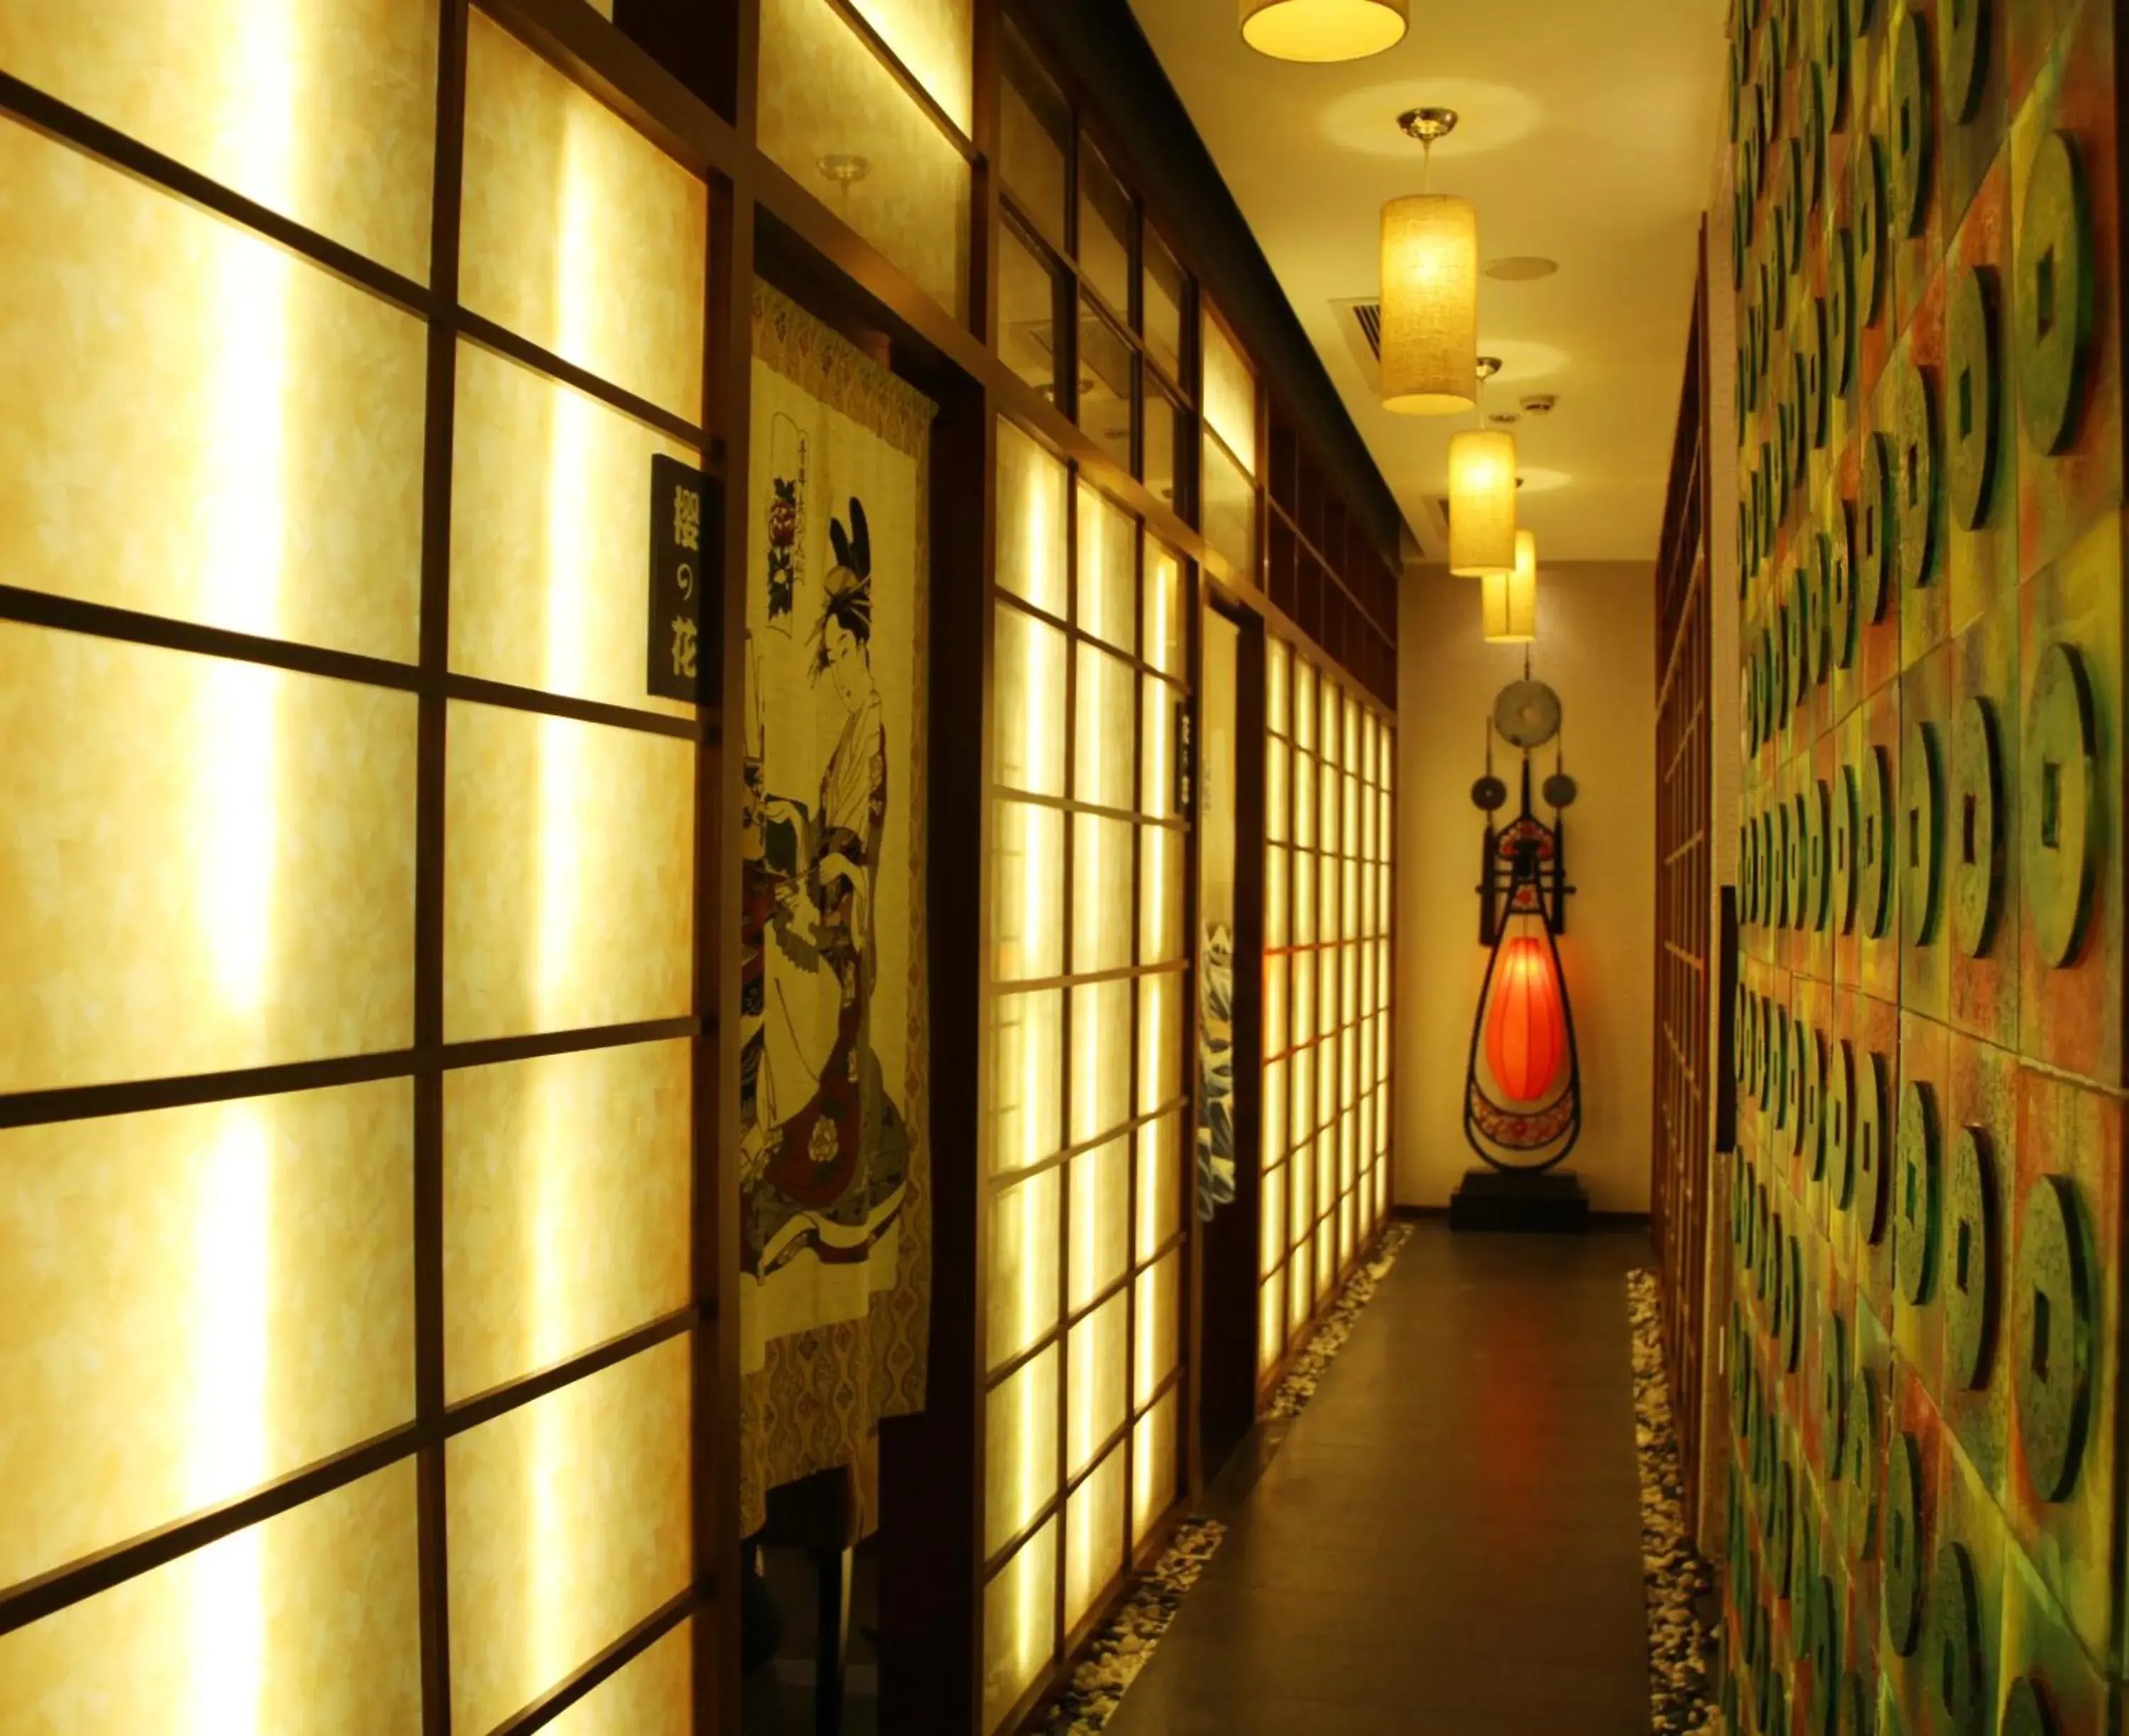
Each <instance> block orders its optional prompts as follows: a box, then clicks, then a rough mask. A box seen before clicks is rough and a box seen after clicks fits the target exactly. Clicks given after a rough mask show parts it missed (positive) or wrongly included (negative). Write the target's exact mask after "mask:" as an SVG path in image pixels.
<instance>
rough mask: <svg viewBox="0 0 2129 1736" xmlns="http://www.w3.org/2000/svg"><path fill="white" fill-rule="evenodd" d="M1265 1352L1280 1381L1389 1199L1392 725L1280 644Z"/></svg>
mask: <svg viewBox="0 0 2129 1736" xmlns="http://www.w3.org/2000/svg"><path fill="white" fill-rule="evenodd" d="M1265 732H1266V734H1265V927H1264V936H1265V941H1264V947H1265V951H1264V957H1265V978H1264V1003H1263V1005H1264V1057H1265V1058H1264V1075H1263V1096H1262V1105H1263V1106H1262V1113H1261V1115H1260V1127H1261V1130H1262V1148H1261V1151H1260V1155H1259V1161H1260V1187H1261V1195H1262V1199H1263V1211H1262V1223H1263V1247H1262V1255H1261V1266H1260V1271H1261V1288H1260V1292H1259V1307H1258V1347H1257V1354H1258V1366H1259V1369H1260V1373H1261V1374H1262V1375H1263V1376H1265V1378H1267V1379H1269V1378H1271V1377H1272V1376H1275V1375H1276V1373H1277V1372H1278V1371H1279V1369H1280V1367H1281V1366H1282V1365H1283V1363H1284V1360H1285V1358H1286V1357H1287V1356H1288V1354H1289V1353H1290V1352H1292V1351H1293V1350H1294V1349H1296V1348H1298V1345H1299V1343H1300V1342H1301V1341H1302V1339H1303V1338H1304V1337H1305V1336H1306V1334H1307V1331H1308V1328H1309V1326H1310V1324H1311V1323H1312V1320H1313V1319H1314V1317H1315V1315H1316V1314H1317V1312H1318V1311H1319V1310H1320V1309H1322V1307H1323V1305H1324V1304H1326V1302H1327V1301H1328V1300H1330V1298H1331V1295H1332V1293H1333V1292H1334V1291H1335V1290H1336V1287H1337V1285H1338V1284H1339V1282H1340V1281H1341V1279H1342V1278H1343V1277H1344V1276H1345V1275H1346V1273H1347V1272H1348V1271H1350V1268H1351V1266H1352V1265H1353V1263H1354V1261H1355V1260H1356V1259H1357V1258H1358V1257H1359V1256H1360V1253H1361V1252H1363V1251H1364V1250H1365V1248H1366V1247H1367V1245H1368V1243H1369V1242H1370V1241H1371V1240H1372V1239H1373V1237H1374V1232H1375V1230H1376V1228H1378V1227H1379V1224H1380V1222H1381V1219H1382V1216H1383V1214H1384V1210H1385V1209H1387V1205H1388V1180H1387V1173H1388V1150H1389V1121H1390V1118H1389V1116H1388V1078H1387V1073H1388V1041H1387V1037H1386V1026H1387V1021H1388V977H1389V965H1388V950H1389V870H1388V854H1387V852H1388V835H1389V828H1388V824H1387V822H1386V818H1385V815H1386V811H1387V808H1388V799H1389V792H1388V787H1387V784H1386V781H1385V780H1386V779H1387V776H1388V743H1389V740H1390V731H1389V727H1388V725H1387V724H1386V723H1384V721H1383V720H1382V718H1380V716H1379V714H1378V713H1376V712H1375V711H1374V709H1373V708H1371V707H1369V706H1368V705H1366V704H1365V703H1363V702H1362V701H1361V700H1360V698H1359V697H1358V695H1357V694H1355V693H1353V692H1351V691H1350V690H1349V689H1346V688H1344V687H1343V686H1341V684H1339V682H1338V681H1337V680H1336V678H1335V677H1334V676H1332V675H1330V674H1329V673H1328V672H1326V671H1325V670H1320V669H1318V668H1317V666H1316V665H1313V664H1312V663H1310V662H1308V661H1306V659H1305V658H1304V657H1303V656H1302V655H1301V654H1300V653H1299V652H1298V651H1297V650H1296V649H1295V648H1294V647H1293V646H1292V645H1291V644H1289V643H1288V641H1284V640H1281V639H1277V638H1274V639H1272V640H1270V641H1269V642H1268V644H1267V646H1266V658H1265Z"/></svg>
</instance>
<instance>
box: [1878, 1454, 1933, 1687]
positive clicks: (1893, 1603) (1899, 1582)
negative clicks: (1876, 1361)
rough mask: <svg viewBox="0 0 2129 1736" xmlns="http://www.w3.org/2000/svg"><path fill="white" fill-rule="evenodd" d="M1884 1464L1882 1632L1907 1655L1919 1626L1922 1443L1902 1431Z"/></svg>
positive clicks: (1919, 1635)
mask: <svg viewBox="0 0 2129 1736" xmlns="http://www.w3.org/2000/svg"><path fill="white" fill-rule="evenodd" d="M1888 1457H1889V1460H1890V1462H1889V1463H1888V1465H1887V1466H1886V1467H1885V1574H1884V1598H1885V1633H1886V1637H1887V1638H1889V1639H1890V1640H1891V1641H1892V1642H1893V1650H1894V1651H1895V1652H1897V1653H1899V1654H1900V1656H1901V1657H1912V1656H1913V1655H1914V1651H1915V1647H1916V1646H1917V1643H1920V1641H1921V1639H1922V1572H1923V1567H1922V1563H1923V1558H1924V1549H1923V1538H1922V1443H1920V1442H1918V1441H1917V1440H1916V1438H1914V1436H1912V1434H1909V1433H1906V1432H1905V1431H1903V1432H1902V1433H1901V1434H1900V1435H1899V1436H1898V1438H1897V1439H1895V1440H1894V1441H1893V1449H1892V1452H1891V1453H1890V1454H1889V1455H1888Z"/></svg>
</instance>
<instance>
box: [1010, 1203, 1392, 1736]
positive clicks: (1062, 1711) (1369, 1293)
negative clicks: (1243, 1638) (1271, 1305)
mask: <svg viewBox="0 0 2129 1736" xmlns="http://www.w3.org/2000/svg"><path fill="white" fill-rule="evenodd" d="M1411 1239H1412V1226H1411V1225H1410V1224H1409V1223H1392V1224H1391V1225H1390V1226H1389V1227H1388V1228H1387V1229H1385V1230H1384V1232H1383V1233H1382V1237H1381V1238H1380V1239H1379V1241H1378V1242H1376V1243H1375V1246H1374V1251H1373V1252H1371V1253H1370V1254H1369V1256H1368V1257H1367V1259H1366V1260H1365V1261H1364V1262H1363V1263H1362V1265H1361V1266H1360V1270H1359V1271H1356V1272H1355V1273H1354V1274H1353V1276H1352V1278H1351V1280H1350V1281H1349V1282H1348V1283H1347V1285H1346V1287H1345V1289H1344V1290H1341V1291H1340V1292H1339V1295H1338V1300H1336V1302H1334V1303H1332V1304H1331V1311H1330V1313H1329V1314H1326V1315H1325V1316H1324V1319H1323V1323H1322V1325H1321V1326H1319V1327H1318V1328H1317V1329H1316V1333H1315V1335H1314V1336H1313V1337H1312V1338H1310V1339H1309V1341H1308V1346H1307V1348H1306V1349H1305V1350H1303V1352H1301V1354H1300V1355H1299V1356H1298V1357H1295V1358H1294V1361H1293V1368H1292V1370H1291V1371H1289V1372H1288V1375H1287V1376H1286V1378H1285V1379H1284V1381H1280V1382H1279V1390H1278V1392H1277V1393H1275V1394H1274V1395H1273V1397H1272V1401H1271V1407H1270V1409H1269V1411H1268V1412H1267V1413H1266V1414H1267V1415H1268V1416H1270V1417H1275V1418H1279V1419H1290V1418H1293V1417H1297V1416H1298V1415H1300V1414H1301V1412H1302V1411H1303V1409H1305V1408H1306V1407H1307V1404H1308V1401H1309V1400H1311V1399H1312V1398H1314V1397H1315V1396H1316V1387H1317V1382H1318V1381H1321V1380H1322V1377H1323V1371H1324V1370H1325V1369H1326V1368H1327V1367H1329V1366H1330V1365H1331V1360H1332V1359H1333V1358H1334V1357H1336V1356H1337V1354H1338V1352H1340V1351H1341V1350H1342V1349H1344V1348H1345V1346H1346V1339H1347V1338H1350V1336H1351V1335H1352V1331H1353V1323H1354V1321H1355V1319H1358V1318H1359V1316H1360V1310H1361V1309H1364V1308H1365V1307H1366V1306H1367V1305H1368V1304H1369V1302H1370V1301H1372V1300H1374V1294H1375V1285H1377V1284H1378V1283H1379V1281H1381V1279H1382V1276H1383V1275H1384V1273H1385V1272H1387V1271H1388V1270H1389V1269H1390V1267H1391V1266H1392V1265H1393V1263H1394V1262H1395V1261H1396V1260H1397V1257H1398V1253H1399V1252H1401V1251H1402V1250H1403V1247H1404V1245H1405V1243H1406V1242H1408V1241H1410V1240H1411ZM1226 1534H1227V1528H1226V1526H1225V1525H1223V1524H1221V1523H1220V1522H1219V1521H1218V1520H1217V1519H1185V1520H1184V1522H1183V1524H1182V1525H1181V1526H1180V1527H1179V1528H1178V1529H1177V1531H1176V1533H1175V1540H1174V1542H1173V1543H1170V1544H1169V1546H1168V1548H1167V1550H1166V1551H1165V1552H1164V1553H1163V1554H1162V1556H1161V1557H1160V1560H1159V1561H1158V1562H1155V1564H1154V1566H1153V1568H1152V1570H1151V1571H1150V1572H1149V1573H1147V1575H1146V1576H1145V1578H1144V1579H1142V1580H1141V1581H1139V1583H1138V1586H1137V1588H1136V1590H1135V1591H1132V1593H1131V1595H1130V1597H1128V1598H1127V1599H1126V1600H1125V1601H1124V1604H1123V1606H1122V1608H1121V1609H1120V1610H1117V1614H1116V1617H1115V1619H1113V1620H1112V1621H1111V1622H1110V1624H1108V1626H1107V1627H1106V1628H1104V1629H1103V1630H1102V1633H1101V1634H1100V1636H1099V1638H1097V1639H1095V1640H1094V1642H1093V1643H1092V1644H1091V1645H1090V1646H1089V1647H1088V1649H1087V1655H1086V1657H1084V1658H1083V1659H1082V1660H1081V1661H1080V1663H1079V1668H1078V1669H1076V1670H1074V1672H1072V1680H1071V1681H1070V1682H1069V1684H1068V1685H1067V1686H1066V1687H1065V1691H1064V1692H1063V1693H1061V1694H1060V1695H1059V1696H1058V1698H1057V1703H1056V1704H1055V1705H1054V1706H1053V1707H1052V1708H1051V1709H1050V1715H1049V1717H1048V1719H1046V1720H1045V1722H1044V1723H1043V1724H1042V1725H1041V1729H1042V1730H1043V1732H1044V1733H1045V1736H1097V1733H1098V1732H1099V1731H1101V1730H1102V1729H1105V1728H1106V1727H1107V1724H1108V1722H1109V1720H1110V1719H1112V1718H1113V1717H1115V1716H1116V1715H1117V1707H1118V1706H1120V1705H1122V1704H1123V1698H1124V1691H1125V1690H1126V1688H1128V1687H1129V1686H1131V1683H1132V1682H1133V1681H1136V1679H1137V1676H1138V1673H1139V1672H1140V1671H1141V1670H1143V1669H1144V1668H1145V1667H1146V1664H1147V1662H1148V1661H1149V1660H1150V1658H1151V1657H1152V1656H1153V1649H1154V1648H1155V1646H1157V1645H1158V1644H1160V1636H1161V1635H1162V1634H1164V1633H1166V1632H1167V1631H1168V1624H1169V1623H1170V1622H1172V1621H1174V1619H1175V1612H1176V1610H1178V1609H1179V1608H1180V1607H1181V1606H1182V1603H1183V1595H1184V1592H1186V1591H1188V1590H1189V1589H1190V1588H1191V1587H1192V1586H1194V1585H1196V1584H1197V1583H1198V1575H1199V1574H1201V1573H1203V1571H1205V1564H1206V1562H1209V1561H1210V1560H1212V1552H1213V1551H1215V1550H1216V1549H1217V1548H1219V1547H1220V1543H1221V1540H1222V1538H1225V1537H1226Z"/></svg>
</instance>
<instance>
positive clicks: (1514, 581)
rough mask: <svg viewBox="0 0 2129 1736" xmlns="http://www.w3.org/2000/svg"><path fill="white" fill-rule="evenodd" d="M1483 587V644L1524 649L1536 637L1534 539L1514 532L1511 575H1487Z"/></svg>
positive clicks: (1507, 573) (1535, 555)
mask: <svg viewBox="0 0 2129 1736" xmlns="http://www.w3.org/2000/svg"><path fill="white" fill-rule="evenodd" d="M1484 583H1485V598H1484V609H1485V622H1486V642H1487V643H1488V645H1527V644H1529V643H1530V642H1531V640H1533V639H1535V638H1536V637H1537V537H1536V535H1535V534H1534V533H1533V532H1529V531H1517V532H1516V564H1515V568H1514V570H1512V571H1511V572H1506V573H1488V574H1486V575H1484Z"/></svg>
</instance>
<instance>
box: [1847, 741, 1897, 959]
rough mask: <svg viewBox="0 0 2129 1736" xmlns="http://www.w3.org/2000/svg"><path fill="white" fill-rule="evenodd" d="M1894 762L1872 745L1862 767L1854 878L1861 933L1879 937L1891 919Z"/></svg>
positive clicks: (1894, 845)
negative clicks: (1859, 831) (1859, 834)
mask: <svg viewBox="0 0 2129 1736" xmlns="http://www.w3.org/2000/svg"><path fill="white" fill-rule="evenodd" d="M1897 849H1898V840H1897V839H1895V838H1894V837H1893V765H1892V758H1891V756H1890V755H1888V753H1887V752H1886V751H1885V750H1884V748H1882V747H1873V748H1872V749H1871V750H1870V752H1869V758H1868V759H1866V760H1865V762H1864V769H1863V837H1862V842H1860V844H1859V845H1858V846H1857V848H1856V861H1857V869H1856V874H1857V879H1858V881H1859V892H1860V902H1861V904H1862V908H1863V918H1864V922H1863V929H1864V932H1865V934H1866V935H1868V936H1869V937H1870V938H1871V939H1873V940H1881V939H1883V938H1884V935H1885V932H1886V930H1887V929H1888V928H1890V927H1891V926H1892V920H1893V855H1894V853H1895V851H1897Z"/></svg>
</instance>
